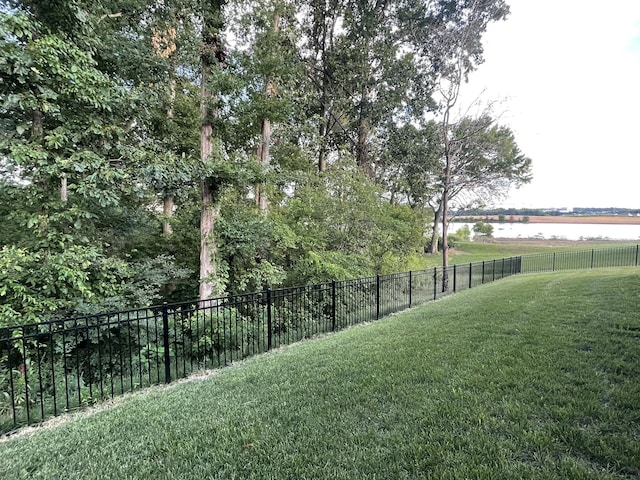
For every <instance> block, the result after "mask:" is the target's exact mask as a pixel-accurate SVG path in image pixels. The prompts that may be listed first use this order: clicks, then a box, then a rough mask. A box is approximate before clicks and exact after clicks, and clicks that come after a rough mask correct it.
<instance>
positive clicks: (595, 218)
mask: <svg viewBox="0 0 640 480" xmlns="http://www.w3.org/2000/svg"><path fill="white" fill-rule="evenodd" d="M523 217H525V215H505V216H504V221H503V222H499V220H498V215H475V216H471V217H464V219H473V220H474V221H487V219H488V220H489V222H491V223H519V222H522V219H523ZM528 218H529V221H528V222H523V223H573V224H576V223H590V224H595V225H607V224H608V225H640V217H637V216H633V217H630V216H628V215H576V216H573V215H540V216H536V215H531V216H529V217H528ZM464 219H461V220H457V219H454V220H452V223H469V222H467V221H465V220H464Z"/></svg>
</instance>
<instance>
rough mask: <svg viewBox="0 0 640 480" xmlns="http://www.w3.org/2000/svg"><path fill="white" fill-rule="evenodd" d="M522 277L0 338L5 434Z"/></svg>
mask: <svg viewBox="0 0 640 480" xmlns="http://www.w3.org/2000/svg"><path fill="white" fill-rule="evenodd" d="M520 269H521V258H520V257H512V258H505V259H500V260H491V261H488V262H477V263H472V264H468V265H455V266H451V267H448V268H447V269H446V270H443V269H442V268H433V269H429V270H422V271H417V272H408V273H397V274H392V275H378V276H374V277H368V278H360V279H355V280H344V281H334V282H328V283H322V284H317V285H307V286H301V287H291V288H275V289H269V290H265V291H263V292H258V293H249V294H242V295H233V296H227V297H221V298H213V299H209V300H204V301H191V302H182V303H175V304H163V305H156V306H152V307H148V308H142V309H135V310H129V311H121V312H111V313H105V314H98V315H87V316H83V317H75V318H68V319H60V320H53V321H46V322H41V323H35V324H28V325H19V326H12V327H4V328H0V433H6V432H9V431H11V430H13V429H15V428H17V427H19V426H22V425H27V424H33V423H38V422H41V421H43V420H45V419H47V418H49V417H52V416H56V415H59V414H61V413H63V412H68V411H72V410H76V409H79V408H82V407H85V406H88V405H92V404H95V403H97V402H100V401H103V400H105V399H108V398H111V397H114V396H117V395H121V394H123V393H126V392H132V391H135V390H138V389H140V388H144V387H146V386H149V385H153V384H160V383H169V382H171V381H172V380H174V379H176V378H180V377H186V376H188V375H190V374H192V373H195V372H199V371H204V370H208V369H213V368H217V367H220V366H224V365H228V364H230V363H231V362H234V361H237V360H241V359H243V358H246V357H249V356H252V355H256V354H258V353H262V352H266V351H268V350H271V349H273V348H278V347H280V346H282V345H287V344H290V343H293V342H297V341H299V340H302V339H305V338H309V337H312V336H314V335H318V334H321V333H325V332H332V331H337V330H340V329H343V328H346V327H348V326H351V325H355V324H358V323H363V322H368V321H373V320H376V319H379V318H381V317H383V316H386V315H389V314H392V313H394V312H398V311H400V310H403V309H406V308H409V307H412V306H414V305H418V304H421V303H424V302H427V301H430V300H435V299H438V298H441V297H443V296H445V295H448V294H450V293H454V292H456V291H460V290H464V289H468V288H471V287H473V286H476V285H479V284H482V283H487V282H491V281H494V280H498V279H501V278H503V277H506V276H510V275H513V274H516V273H519V272H520Z"/></svg>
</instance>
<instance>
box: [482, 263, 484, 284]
mask: <svg viewBox="0 0 640 480" xmlns="http://www.w3.org/2000/svg"><path fill="white" fill-rule="evenodd" d="M482 284H483V285H484V260H483V261H482Z"/></svg>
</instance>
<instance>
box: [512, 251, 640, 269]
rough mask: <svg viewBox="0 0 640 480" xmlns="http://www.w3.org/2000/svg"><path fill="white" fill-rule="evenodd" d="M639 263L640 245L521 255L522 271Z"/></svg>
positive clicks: (626, 265) (618, 265)
mask: <svg viewBox="0 0 640 480" xmlns="http://www.w3.org/2000/svg"><path fill="white" fill-rule="evenodd" d="M638 265H640V245H631V246H624V247H613V248H602V249H591V250H580V251H573V252H552V253H542V254H538V255H525V256H523V257H522V273H532V272H549V271H551V272H555V271H558V270H582V269H589V268H602V267H628V266H636V267H637V266H638Z"/></svg>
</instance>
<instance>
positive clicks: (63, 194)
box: [60, 173, 69, 203]
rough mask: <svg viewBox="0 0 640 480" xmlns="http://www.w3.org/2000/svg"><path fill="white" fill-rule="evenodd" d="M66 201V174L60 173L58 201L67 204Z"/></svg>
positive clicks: (67, 193)
mask: <svg viewBox="0 0 640 480" xmlns="http://www.w3.org/2000/svg"><path fill="white" fill-rule="evenodd" d="M68 199H69V192H68V189H67V174H66V173H62V174H61V175H60V200H61V201H62V202H63V203H67V200H68Z"/></svg>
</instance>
